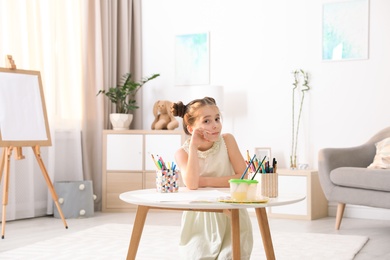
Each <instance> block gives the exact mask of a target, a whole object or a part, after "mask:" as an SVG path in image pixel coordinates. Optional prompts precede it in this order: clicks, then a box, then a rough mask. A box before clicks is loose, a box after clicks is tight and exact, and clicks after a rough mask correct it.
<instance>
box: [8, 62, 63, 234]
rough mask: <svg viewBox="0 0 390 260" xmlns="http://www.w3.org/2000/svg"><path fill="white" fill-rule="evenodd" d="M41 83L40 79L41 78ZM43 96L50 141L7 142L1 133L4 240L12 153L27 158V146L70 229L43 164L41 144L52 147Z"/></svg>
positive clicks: (18, 158) (11, 64)
mask: <svg viewBox="0 0 390 260" xmlns="http://www.w3.org/2000/svg"><path fill="white" fill-rule="evenodd" d="M7 59H8V64H9V69H10V70H16V65H15V63H14V61H13V60H12V56H11V55H7ZM39 81H40V77H39ZM41 96H42V107H43V111H44V117H45V119H46V120H45V121H46V122H45V123H46V133H47V135H48V140H42V141H40V140H33V141H28V140H19V141H7V140H3V139H2V135H1V132H0V145H1V146H4V147H3V149H2V154H1V158H0V182H1V180H2V175H3V171H4V170H5V174H4V183H3V208H2V209H3V212H2V223H1V224H2V228H1V238H2V239H4V235H5V223H6V207H7V205H8V186H9V175H10V160H11V156H12V152H13V151H14V150H15V154H14V155H15V160H22V159H24V158H25V156H24V155H23V151H22V147H25V146H30V147H31V148H32V150H33V152H34V155H35V158H36V160H37V162H38V165H39V167H40V168H41V171H42V174H43V177H44V178H45V181H46V184H47V186H48V188H49V190H50V193H51V196H52V198H53V200H54V202H55V204H56V207H57V209H58V213H59V214H60V216H61V219H62V221H63V223H64V226H65V228H68V224H67V223H66V220H65V217H64V215H63V213H62V210H61V207H60V204H59V202H58V196H57V193H56V191H55V189H54V186H53V184H52V182H51V180H50V177H49V175H48V173H47V170H46V167H45V164H44V163H43V160H42V157H41V152H40V144H43V145H51V140H50V133H49V129H48V125H47V116H46V108H45V104H44V99H43V93H42V92H41Z"/></svg>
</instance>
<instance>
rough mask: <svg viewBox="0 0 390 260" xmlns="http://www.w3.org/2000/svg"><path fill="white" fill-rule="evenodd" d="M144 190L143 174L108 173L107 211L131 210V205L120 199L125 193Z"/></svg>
mask: <svg viewBox="0 0 390 260" xmlns="http://www.w3.org/2000/svg"><path fill="white" fill-rule="evenodd" d="M140 189H142V173H122V172H108V173H107V186H106V196H107V197H106V198H107V209H115V208H131V207H129V206H131V204H129V203H126V202H124V201H122V200H121V199H119V195H120V194H121V193H123V192H127V191H131V190H140Z"/></svg>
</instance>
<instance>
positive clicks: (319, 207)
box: [268, 169, 328, 220]
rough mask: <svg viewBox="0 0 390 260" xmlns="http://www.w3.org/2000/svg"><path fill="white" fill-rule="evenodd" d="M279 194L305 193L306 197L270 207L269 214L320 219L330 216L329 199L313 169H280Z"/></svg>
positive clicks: (281, 216) (282, 216)
mask: <svg viewBox="0 0 390 260" xmlns="http://www.w3.org/2000/svg"><path fill="white" fill-rule="evenodd" d="M278 175H279V177H278V178H279V179H278V182H279V187H278V188H279V196H283V194H286V195H288V194H303V195H305V196H306V198H305V199H304V200H303V201H300V202H298V203H293V204H290V205H285V206H278V207H270V208H269V209H268V216H269V217H275V218H291V219H308V220H312V219H318V218H323V217H326V216H328V201H327V200H326V198H325V195H324V193H323V192H322V188H321V185H320V182H319V179H318V172H317V171H313V170H290V169H278Z"/></svg>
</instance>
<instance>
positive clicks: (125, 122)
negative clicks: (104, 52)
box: [97, 73, 160, 130]
mask: <svg viewBox="0 0 390 260" xmlns="http://www.w3.org/2000/svg"><path fill="white" fill-rule="evenodd" d="M158 76H160V74H153V75H152V76H150V77H144V78H142V79H141V81H139V82H137V81H134V80H133V79H132V78H131V77H132V75H131V73H126V74H124V75H123V76H122V80H121V83H120V84H119V85H117V86H115V87H110V88H109V89H108V90H104V89H102V90H99V92H98V93H97V96H98V95H100V94H103V95H105V96H106V97H107V98H108V99H109V100H110V101H111V103H113V104H115V110H116V113H113V114H111V115H110V120H111V123H112V124H113V127H114V130H124V129H128V128H129V126H130V123H131V121H132V119H133V115H132V114H129V113H130V112H131V111H134V110H136V109H138V108H139V107H138V106H137V101H136V94H137V92H138V91H139V90H140V89H141V88H142V86H143V85H145V84H146V83H147V82H149V81H150V80H152V79H155V78H157V77H158ZM113 120H119V122H118V124H119V125H118V126H116V125H115V123H114V122H113Z"/></svg>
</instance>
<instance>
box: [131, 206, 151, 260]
mask: <svg viewBox="0 0 390 260" xmlns="http://www.w3.org/2000/svg"><path fill="white" fill-rule="evenodd" d="M148 211H149V207H147V206H140V205H139V206H138V208H137V214H136V215H135V220H134V225H133V231H132V233H131V239H130V244H129V250H128V251H127V258H126V259H127V260H134V259H135V256H136V255H137V250H138V246H139V242H140V240H141V235H142V231H143V229H144V225H145V220H146V216H147V215H148Z"/></svg>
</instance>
